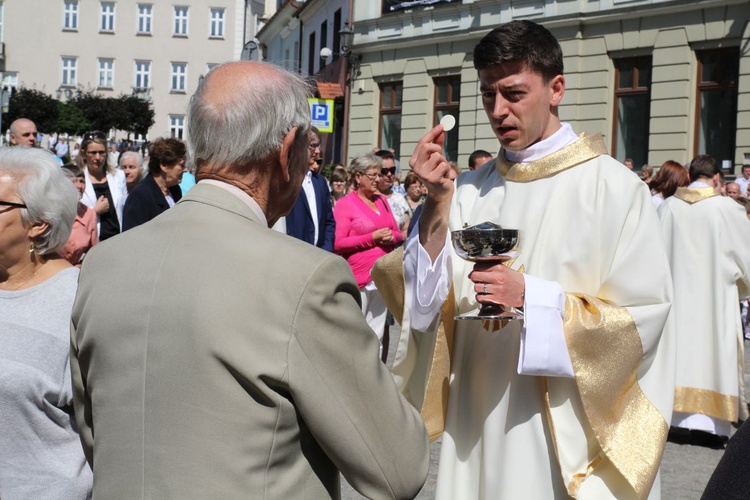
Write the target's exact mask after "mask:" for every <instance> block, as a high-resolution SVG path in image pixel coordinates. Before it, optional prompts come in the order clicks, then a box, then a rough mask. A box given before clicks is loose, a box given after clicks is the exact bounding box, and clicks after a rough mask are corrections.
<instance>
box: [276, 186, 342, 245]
mask: <svg viewBox="0 0 750 500" xmlns="http://www.w3.org/2000/svg"><path fill="white" fill-rule="evenodd" d="M312 183H313V188H314V189H315V205H316V207H317V208H318V241H313V240H314V239H315V226H314V225H313V220H312V215H311V214H310V205H308V204H307V196H306V195H305V190H304V188H301V189H300V191H299V196H298V197H297V201H296V202H295V203H294V207H292V211H291V212H289V215H287V216H286V234H288V235H289V236H294V237H295V238H297V239H298V240H302V241H306V242H308V243H310V244H311V245H315V246H316V247H318V248H322V249H323V250H328V251H329V252H333V235H334V233H335V232H336V221H335V220H334V219H333V208H332V207H331V192H330V190H329V189H328V183H327V182H326V178H325V177H323V176H322V175H320V174H318V173H313V174H312Z"/></svg>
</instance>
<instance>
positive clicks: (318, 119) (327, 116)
mask: <svg viewBox="0 0 750 500" xmlns="http://www.w3.org/2000/svg"><path fill="white" fill-rule="evenodd" d="M307 102H308V103H309V105H310V117H311V118H312V125H313V126H314V127H316V128H317V129H318V130H320V131H321V132H324V133H328V134H330V133H331V132H333V99H308V100H307Z"/></svg>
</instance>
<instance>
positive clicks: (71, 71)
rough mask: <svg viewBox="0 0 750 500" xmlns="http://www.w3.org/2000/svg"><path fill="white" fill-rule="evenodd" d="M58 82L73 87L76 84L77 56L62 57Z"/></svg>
mask: <svg viewBox="0 0 750 500" xmlns="http://www.w3.org/2000/svg"><path fill="white" fill-rule="evenodd" d="M60 84H61V85H63V86H64V87H75V86H76V85H78V58H77V57H63V58H62V77H61V78H60Z"/></svg>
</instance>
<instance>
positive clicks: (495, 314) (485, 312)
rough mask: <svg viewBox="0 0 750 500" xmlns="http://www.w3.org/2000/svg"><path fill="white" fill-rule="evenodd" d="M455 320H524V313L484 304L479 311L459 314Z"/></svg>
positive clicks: (510, 308)
mask: <svg viewBox="0 0 750 500" xmlns="http://www.w3.org/2000/svg"><path fill="white" fill-rule="evenodd" d="M453 319H456V320H465V319H479V320H487V319H507V320H515V319H523V311H520V310H518V309H516V308H515V307H508V308H505V307H503V306H499V305H496V304H484V305H482V306H481V307H480V308H479V309H475V310H473V311H469V312H467V313H463V314H459V315H457V316H454V317H453Z"/></svg>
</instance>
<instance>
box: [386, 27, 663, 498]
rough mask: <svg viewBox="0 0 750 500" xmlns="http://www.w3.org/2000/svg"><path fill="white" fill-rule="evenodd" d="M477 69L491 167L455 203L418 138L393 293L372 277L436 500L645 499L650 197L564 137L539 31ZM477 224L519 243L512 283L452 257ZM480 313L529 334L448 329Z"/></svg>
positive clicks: (651, 405) (659, 440) (651, 439)
mask: <svg viewBox="0 0 750 500" xmlns="http://www.w3.org/2000/svg"><path fill="white" fill-rule="evenodd" d="M474 64H475V67H476V68H477V69H478V71H479V80H480V91H481V93H482V101H483V104H484V107H485V111H486V113H487V116H488V118H489V121H490V125H491V127H492V129H493V131H494V132H495V135H496V136H497V137H498V139H499V141H500V143H501V145H502V149H501V150H500V152H499V154H498V158H497V159H496V160H495V161H492V162H490V163H488V164H485V165H484V166H482V167H481V168H479V169H477V170H475V171H472V172H467V173H464V174H461V175H460V176H459V177H458V179H457V181H456V182H455V186H454V183H453V181H452V178H453V174H451V171H450V167H449V165H448V163H447V161H446V160H445V158H444V156H443V155H442V144H443V140H444V131H443V128H442V126H440V125H438V126H437V127H435V128H434V129H432V130H431V131H430V132H428V133H427V134H426V135H425V136H424V137H423V138H422V139H421V140H420V142H419V143H418V145H417V148H416V150H415V152H414V155H413V156H412V158H411V161H410V165H411V166H412V168H413V170H414V172H415V173H416V174H417V175H418V176H419V177H420V178H421V180H422V182H423V183H424V184H425V185H426V186H427V187H428V190H429V194H428V198H427V201H426V203H425V205H424V208H423V212H422V216H421V219H420V222H419V231H418V232H419V236H418V237H413V238H411V239H409V240H408V241H407V244H406V249H405V256H404V261H403V273H404V277H405V290H404V291H402V292H400V293H399V291H398V286H397V285H398V281H399V280H398V279H396V278H394V276H395V275H396V274H397V273H396V272H395V271H394V270H393V269H390V268H388V267H387V265H388V263H387V262H385V261H384V262H383V263H379V265H378V267H380V269H378V270H376V272H375V273H376V274H378V275H379V276H380V279H378V281H379V283H378V287H379V289H380V287H381V283H383V282H384V281H391V282H392V284H395V285H396V286H395V287H394V288H392V290H396V291H395V292H393V293H391V294H390V295H389V297H387V298H386V300H387V302H388V303H389V307H391V308H392V309H395V310H396V311H397V312H396V314H397V315H398V316H399V317H400V318H401V319H402V337H401V339H400V340H399V350H398V353H397V355H396V359H395V362H394V366H393V372H394V376H395V377H396V380H397V382H398V383H399V384H400V386H401V387H402V390H403V391H404V393H405V394H406V396H407V397H408V398H410V400H411V401H412V402H413V404H415V405H416V406H417V407H419V408H421V411H422V415H423V418H424V419H425V422H426V424H427V425H428V430H430V431H431V434H432V438H436V437H437V436H439V435H440V432H441V431H442V430H443V425H444V433H443V434H442V436H443V441H442V451H441V457H440V467H439V471H438V484H437V498H438V499H446V500H448V499H449V500H460V499H504V498H508V499H518V498H523V499H544V500H547V499H553V498H568V497H569V496H572V497H577V498H593V499H600V498H613V497H616V498H646V497H649V496H650V497H658V495H659V488H658V486H654V485H655V484H657V485H658V477H657V476H658V467H659V463H660V461H661V456H662V452H663V448H664V444H665V441H666V437H667V432H668V420H669V417H670V416H671V413H672V397H673V378H674V344H673V340H672V338H671V333H669V332H670V331H671V330H670V329H667V330H666V331H665V333H664V335H663V334H662V331H663V330H664V326H665V323H666V320H667V317H668V314H669V311H670V307H671V278H670V275H669V267H668V264H667V259H666V252H665V249H664V246H663V244H662V241H661V237H660V234H659V225H658V218H657V215H656V211H655V210H654V207H653V204H652V202H651V195H650V193H649V192H648V189H647V187H646V185H645V184H644V183H643V182H642V181H641V180H640V179H639V178H638V177H637V176H636V175H635V174H634V173H633V172H632V171H630V170H628V169H627V168H626V167H624V166H623V165H622V164H620V163H618V162H617V161H616V160H614V159H613V158H611V157H610V156H608V155H607V154H606V150H605V147H604V144H603V141H602V138H601V136H600V135H598V134H597V135H591V136H589V135H577V134H576V133H574V131H573V130H572V128H571V127H570V125H568V124H564V123H561V122H560V120H559V118H558V114H557V108H558V105H559V103H560V100H561V99H562V97H563V94H564V90H565V79H564V77H563V75H562V73H563V65H562V51H561V49H560V46H559V44H558V43H557V41H556V40H555V39H554V37H553V36H552V35H551V33H549V31H547V30H546V29H545V28H543V27H542V26H540V25H537V24H535V23H532V22H529V21H514V22H511V23H508V24H505V25H502V26H500V27H499V28H497V29H495V30H493V31H492V32H490V33H489V34H488V35H487V36H485V37H484V38H483V39H482V41H480V43H479V44H478V45H477V47H476V48H475V50H474ZM485 221H490V222H493V223H495V224H499V225H501V226H503V227H504V228H508V229H519V230H520V231H521V242H520V246H519V248H518V250H519V251H518V254H517V257H516V258H515V259H514V260H513V261H511V262H509V263H508V264H509V265H507V266H502V265H488V264H478V265H477V266H476V267H474V265H473V263H471V262H467V261H465V260H462V259H461V258H459V257H458V256H457V255H456V254H455V253H454V252H453V250H452V247H451V245H450V243H449V232H450V231H453V230H457V229H461V228H463V227H466V226H467V225H468V226H471V225H474V224H479V223H482V222H485ZM416 233H417V232H416V231H415V232H414V233H413V235H414V234H416ZM643 255H648V256H649V259H643ZM376 279H377V278H376ZM402 285H403V282H402ZM384 286H385V285H384ZM478 301H480V302H492V303H499V304H502V305H504V306H513V307H522V308H523V311H524V315H525V318H524V319H523V320H515V321H509V322H505V321H503V322H500V321H489V322H482V321H476V320H473V321H471V320H469V321H455V322H454V321H453V316H454V314H459V313H464V312H468V311H471V310H472V309H475V308H476V307H477V302H478ZM441 307H442V314H441Z"/></svg>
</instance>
